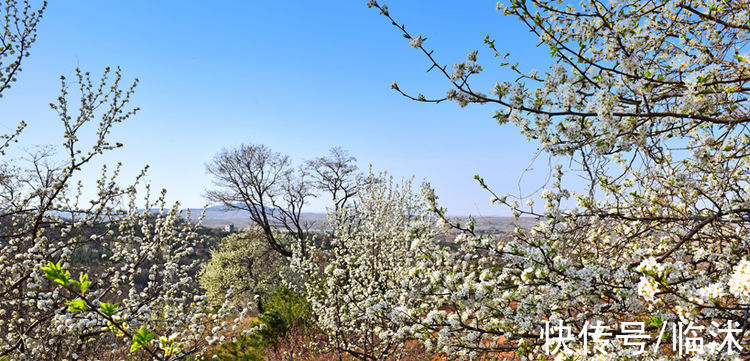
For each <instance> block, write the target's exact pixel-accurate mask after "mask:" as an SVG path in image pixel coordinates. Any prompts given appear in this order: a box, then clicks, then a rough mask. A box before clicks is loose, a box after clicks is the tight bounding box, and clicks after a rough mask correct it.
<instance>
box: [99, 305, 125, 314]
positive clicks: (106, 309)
mask: <svg viewBox="0 0 750 361" xmlns="http://www.w3.org/2000/svg"><path fill="white" fill-rule="evenodd" d="M99 307H100V309H101V311H102V313H103V314H105V315H107V316H109V317H112V315H114V314H115V312H116V311H117V307H120V303H119V302H117V303H109V302H102V303H101V304H100V305H99Z"/></svg>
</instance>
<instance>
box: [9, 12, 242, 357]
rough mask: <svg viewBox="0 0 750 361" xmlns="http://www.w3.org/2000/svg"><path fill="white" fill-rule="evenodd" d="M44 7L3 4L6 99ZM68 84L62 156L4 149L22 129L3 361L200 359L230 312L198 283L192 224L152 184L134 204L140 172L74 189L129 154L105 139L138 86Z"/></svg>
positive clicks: (111, 77)
mask: <svg viewBox="0 0 750 361" xmlns="http://www.w3.org/2000/svg"><path fill="white" fill-rule="evenodd" d="M45 7H46V3H43V4H42V5H41V6H40V8H38V9H34V7H33V6H32V5H30V4H29V3H28V2H25V1H24V2H21V3H19V2H18V1H15V0H8V1H4V3H3V6H2V10H0V11H1V14H2V19H3V21H4V23H3V30H2V31H3V33H2V35H0V39H1V40H2V42H3V47H2V49H0V54H2V57H0V92H3V91H5V90H7V89H8V88H9V87H10V84H11V83H12V82H13V81H15V80H16V77H17V76H18V73H19V71H20V69H21V66H20V65H21V61H22V60H23V58H24V57H25V56H27V55H28V53H29V48H30V46H31V45H32V43H33V42H34V40H35V38H36V26H37V24H38V22H39V21H40V19H41V17H42V14H43V11H44V9H45ZM61 80H62V84H61V85H62V86H61V89H62V90H61V94H60V96H59V97H58V98H57V99H56V101H55V102H54V103H51V104H50V107H51V108H52V110H53V111H54V112H55V113H56V115H57V116H58V117H59V119H60V125H61V130H62V134H63V137H62V138H63V142H62V148H61V149H62V151H61V152H55V151H54V149H53V150H49V149H43V150H42V151H39V152H34V153H32V154H31V155H30V156H29V157H27V161H25V162H24V161H14V160H13V159H12V158H11V157H10V156H9V155H6V151H8V152H10V151H11V150H12V149H13V143H14V142H17V141H19V139H21V138H22V134H21V132H22V130H23V128H24V127H25V126H26V123H23V122H21V123H20V125H19V126H18V128H17V130H16V131H15V132H13V133H11V134H8V135H4V136H2V140H3V143H2V144H0V153H2V155H3V158H2V160H0V164H1V165H0V329H2V332H0V359H1V360H79V359H99V358H102V357H104V355H105V354H106V355H108V357H112V358H113V359H115V358H119V359H126V358H130V357H133V356H137V357H144V358H147V359H155V360H176V359H184V358H186V357H188V356H191V355H194V354H195V353H197V352H200V351H201V350H203V349H205V347H206V345H207V344H208V343H210V342H213V341H216V340H220V338H221V337H222V336H220V335H219V334H218V333H219V331H221V330H223V329H224V328H225V326H228V324H227V322H226V321H225V319H224V318H223V317H224V316H225V315H226V314H227V313H228V312H225V311H228V309H227V308H226V307H225V308H223V309H221V310H219V311H218V312H209V311H210V310H209V309H208V308H207V307H206V306H207V305H206V297H205V296H203V295H202V294H201V292H200V289H199V288H198V287H196V284H195V283H196V282H195V277H194V276H195V273H196V271H197V269H196V266H197V264H196V260H195V257H193V253H194V250H193V245H194V244H195V243H197V242H198V241H199V239H200V236H199V235H198V234H197V233H196V230H197V228H196V226H194V225H191V224H189V223H187V222H186V221H184V217H182V216H181V214H180V212H179V211H178V208H177V205H175V206H174V207H172V208H167V207H166V204H165V201H164V192H162V194H161V195H160V196H158V197H156V199H154V197H153V196H149V187H148V186H145V188H146V193H147V194H146V195H145V196H144V197H142V198H141V197H138V196H137V194H136V188H137V187H139V183H140V180H141V178H142V177H143V174H144V173H141V174H140V175H138V176H137V178H136V181H135V182H134V184H133V185H130V186H121V185H119V180H118V175H119V172H120V165H119V164H118V165H117V166H116V167H115V168H114V170H111V171H110V170H108V168H107V167H106V166H105V167H104V168H103V169H102V175H101V177H100V178H99V179H98V180H96V182H95V183H94V184H89V185H88V186H89V187H92V186H93V188H92V190H93V194H94V196H93V197H84V195H83V194H84V192H83V189H84V187H85V185H84V183H83V182H82V180H78V181H77V182H76V180H77V179H80V173H81V170H82V169H83V168H85V167H86V166H87V165H88V164H90V163H91V162H92V160H94V159H96V158H98V157H99V156H101V155H102V154H103V153H105V152H108V151H110V150H113V149H116V148H119V147H121V146H122V144H120V143H110V141H109V140H108V136H109V133H110V132H111V131H112V129H113V128H114V127H116V126H117V125H118V123H121V122H123V121H125V120H126V119H128V118H129V117H131V116H132V115H134V114H135V113H136V112H137V111H138V108H133V107H132V106H131V105H130V101H131V96H132V94H133V92H134V89H135V86H136V84H137V80H135V81H134V82H133V83H132V84H131V85H130V86H123V84H122V82H123V78H122V76H121V72H120V70H119V68H118V69H116V70H111V69H110V68H107V69H106V70H105V71H104V74H103V75H102V77H101V78H100V79H99V80H96V79H92V77H91V76H90V74H89V73H87V72H82V71H80V70H76V71H75V76H74V79H73V80H72V81H71V80H69V79H67V78H65V77H62V79H61ZM71 89H74V91H75V92H76V93H77V94H76V96H75V97H73V96H71V94H69V92H70V91H71ZM144 172H145V170H144ZM87 198H90V199H87ZM139 199H143V201H139ZM144 208H145V211H144ZM133 353H135V355H130V354H133Z"/></svg>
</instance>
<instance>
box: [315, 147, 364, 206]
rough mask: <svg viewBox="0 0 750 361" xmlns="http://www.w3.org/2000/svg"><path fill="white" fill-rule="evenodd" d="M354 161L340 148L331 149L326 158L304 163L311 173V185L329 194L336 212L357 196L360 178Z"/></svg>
mask: <svg viewBox="0 0 750 361" xmlns="http://www.w3.org/2000/svg"><path fill="white" fill-rule="evenodd" d="M356 161H357V158H354V157H352V156H350V155H349V153H348V152H347V151H345V150H343V149H342V148H341V147H333V148H331V150H330V151H329V155H328V156H326V157H318V158H315V159H312V160H309V161H307V162H306V163H305V164H306V166H307V168H308V169H309V170H310V172H311V173H312V176H313V182H314V183H313V185H314V186H315V187H316V188H317V189H319V190H322V191H326V192H328V193H330V194H331V197H332V199H333V203H334V206H335V207H336V209H337V210H338V209H341V208H343V207H344V206H346V203H347V201H348V200H349V199H350V198H351V197H353V196H354V195H356V194H357V186H358V185H359V182H360V178H361V177H360V175H359V173H358V171H357V165H356V163H355V162H356Z"/></svg>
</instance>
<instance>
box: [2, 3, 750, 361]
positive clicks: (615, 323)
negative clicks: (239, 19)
mask: <svg viewBox="0 0 750 361" xmlns="http://www.w3.org/2000/svg"><path fill="white" fill-rule="evenodd" d="M367 5H368V6H369V7H371V8H375V9H377V10H378V11H379V14H380V15H381V16H384V17H385V18H386V19H387V21H389V22H390V23H392V24H393V25H394V29H395V30H396V31H397V32H399V33H400V34H401V35H403V36H404V37H405V38H407V39H408V45H409V46H411V47H412V48H414V49H415V51H418V52H420V53H422V54H423V55H424V57H425V60H426V62H427V66H428V68H429V69H430V71H431V72H432V73H434V74H436V75H437V76H439V77H442V78H444V79H445V81H446V84H447V87H448V91H447V93H446V95H445V96H438V97H434V98H431V97H429V96H426V95H423V94H421V93H416V94H414V93H411V92H409V91H407V90H404V89H403V88H402V87H400V86H399V85H398V84H396V83H393V85H392V88H393V89H394V90H396V91H397V92H398V93H400V94H401V95H403V96H406V97H408V98H410V99H413V100H415V101H419V102H443V101H455V102H457V103H458V104H459V105H460V106H462V107H463V106H468V105H471V104H474V103H481V104H490V105H494V106H496V107H497V112H496V115H495V119H496V120H497V121H498V122H499V123H500V124H506V123H508V125H506V126H511V125H512V126H516V127H518V128H519V129H520V132H521V133H522V134H523V135H525V136H526V137H527V139H528V140H529V141H530V142H535V143H537V144H538V145H539V147H540V148H541V149H542V150H543V151H544V152H546V153H547V154H549V155H550V156H551V157H552V159H553V160H554V161H555V162H554V163H555V164H556V165H554V166H553V167H552V168H551V169H550V172H551V175H552V177H551V182H550V183H549V184H547V187H546V189H544V190H543V191H542V192H541V195H540V198H541V202H540V203H543V205H544V207H543V209H539V207H534V204H535V203H534V200H533V199H515V198H513V197H512V196H506V195H503V194H502V193H500V192H497V191H495V190H492V189H490V188H489V187H488V186H487V185H486V183H485V181H484V179H482V178H481V177H479V176H477V177H476V179H477V180H478V182H479V186H480V187H483V188H484V189H486V191H487V192H488V194H489V195H490V201H491V202H492V203H493V204H497V206H498V207H506V208H507V209H509V210H510V211H511V212H513V214H514V215H515V216H516V217H521V216H531V217H535V218H537V219H538V220H539V222H538V223H537V224H536V225H535V226H533V227H531V228H520V227H519V228H516V229H515V230H514V231H513V232H511V233H509V234H504V235H502V236H498V235H490V234H484V233H481V232H479V231H477V230H475V227H474V223H473V221H472V220H471V219H469V221H468V222H465V223H459V222H458V221H456V220H452V219H450V218H448V217H447V216H446V212H447V211H446V209H444V208H442V207H441V206H440V205H439V204H438V202H437V199H438V197H437V196H436V195H435V192H434V191H433V190H432V189H431V188H430V185H429V184H428V183H425V184H423V185H422V187H421V189H420V191H419V194H416V193H415V192H414V191H413V187H412V184H411V182H408V181H404V182H398V181H394V180H393V179H391V178H390V177H389V176H388V175H387V174H378V173H374V172H373V171H370V174H369V175H367V176H361V175H359V174H358V172H357V169H356V167H355V166H354V165H353V164H354V163H353V161H354V159H353V158H352V157H350V156H348V154H346V152H344V151H342V150H340V149H338V148H334V149H333V150H332V152H331V154H330V155H329V156H326V157H321V158H317V159H313V160H311V161H308V162H307V163H305V165H304V166H303V167H300V168H294V167H292V163H291V161H290V160H289V158H288V157H286V156H284V155H282V154H280V153H275V152H273V151H271V150H269V149H268V148H266V147H264V146H260V145H243V146H241V147H239V148H237V149H230V150H224V151H222V152H220V153H219V154H217V156H216V157H215V158H214V160H213V161H212V162H211V163H210V164H209V165H208V166H207V168H208V170H209V173H210V174H211V175H212V176H213V177H214V181H215V182H214V186H215V187H214V189H212V190H209V191H208V193H207V198H209V199H211V200H212V201H214V202H218V203H221V204H223V205H224V206H225V207H227V208H238V209H242V210H244V211H247V212H249V213H250V214H251V216H250V218H251V222H252V223H254V224H255V225H256V226H257V229H256V230H254V231H252V232H247V233H243V234H241V235H240V234H235V235H232V236H230V237H227V238H225V239H223V240H222V241H221V242H219V243H218V247H215V248H214V252H213V253H212V255H211V260H210V261H206V260H205V259H202V258H200V257H199V256H198V255H197V254H196V252H195V246H196V245H198V244H203V242H204V241H205V240H204V235H205V234H206V233H205V230H204V229H202V228H201V226H200V225H195V224H193V223H191V222H188V221H186V220H187V219H190V217H189V215H185V214H182V212H180V211H179V206H178V205H174V206H173V207H168V206H167V205H166V202H165V200H164V193H163V192H162V194H161V195H160V196H158V197H156V199H154V198H153V197H152V196H151V195H150V192H149V187H148V186H141V185H140V183H141V180H142V177H143V174H144V173H141V175H140V176H138V177H137V178H136V179H135V181H134V182H133V184H132V185H129V186H121V185H120V180H119V176H118V175H119V170H120V166H119V165H117V166H115V167H114V169H109V168H107V167H104V168H103V169H102V174H101V178H100V179H98V180H97V181H96V182H95V183H94V184H93V186H95V187H96V189H97V192H96V194H97V195H98V197H96V199H94V200H90V201H89V200H86V201H83V196H82V194H83V193H82V188H83V187H84V184H82V183H81V182H80V181H79V182H76V179H78V178H77V176H78V175H79V174H80V172H81V170H82V169H83V168H84V167H86V166H87V165H88V164H90V163H92V161H93V160H95V159H97V158H99V157H101V155H102V154H104V153H106V152H109V151H111V150H113V149H115V148H119V147H120V146H121V144H120V143H113V142H111V141H110V140H109V136H110V133H111V131H112V129H113V128H114V127H117V126H119V125H120V123H122V122H123V121H125V120H127V119H128V118H130V117H131V116H133V115H135V113H136V112H137V111H138V108H136V107H133V106H131V104H130V99H131V96H132V94H133V92H134V90H135V87H136V85H137V80H135V81H133V82H132V83H130V85H128V84H124V82H126V81H125V80H124V79H123V77H122V76H121V72H120V70H119V68H118V69H114V70H113V69H109V68H107V69H105V71H104V72H103V75H102V76H101V77H99V78H98V79H97V77H93V78H92V76H91V75H90V74H89V73H87V72H84V71H80V70H76V71H75V75H74V77H73V79H72V80H71V79H68V78H66V77H63V78H62V79H61V82H62V87H61V93H60V96H59V97H58V98H57V99H56V100H55V101H54V102H53V103H51V104H50V107H51V109H52V111H54V112H55V113H56V114H57V115H58V117H59V119H60V123H61V125H62V129H63V134H62V149H63V150H64V154H62V156H63V158H64V159H65V161H64V162H63V163H60V162H57V161H55V160H56V159H59V157H60V154H53V153H52V152H51V151H48V150H41V151H39V152H36V153H33V154H32V155H31V156H30V157H27V163H26V164H24V163H19V162H17V161H16V162H14V161H12V160H11V158H10V157H8V156H6V151H9V150H11V149H12V148H13V147H15V146H16V145H15V144H14V143H16V142H19V141H23V139H24V138H23V135H24V134H23V129H24V128H25V126H26V124H25V123H23V122H20V123H19V125H18V127H17V129H16V130H15V131H14V132H11V133H10V134H6V135H3V136H2V144H0V154H2V156H3V160H2V162H1V164H2V165H1V166H0V230H1V231H0V330H2V331H0V360H3V361H6V360H8V361H9V360H79V359H80V360H91V359H113V360H114V359H152V360H179V359H183V360H200V359H211V358H214V359H222V360H259V359H263V358H266V359H279V360H280V359H283V360H293V359H306V360H312V359H320V360H330V359H338V360H343V359H358V360H403V359H424V357H437V358H438V359H464V360H490V359H528V360H546V359H551V358H555V359H566V360H587V359H602V360H605V359H606V360H618V359H622V360H633V359H639V360H640V359H642V360H648V359H654V360H670V359H674V360H681V359H700V360H710V359H743V358H747V357H748V356H750V342H748V341H747V332H748V329H750V151H749V149H750V130H748V129H747V125H748V124H749V123H750V114H749V112H748V101H749V99H748V94H749V93H750V87H749V85H748V84H749V83H750V53H748V52H749V51H750V44H749V43H748V41H749V40H750V39H749V37H748V35H750V25H748V19H750V2H748V1H744V0H742V1H716V2H705V3H704V2H699V1H689V0H686V1H666V2H650V1H620V0H613V1H610V2H608V3H602V2H599V1H586V0H583V1H581V2H580V3H576V4H570V5H568V4H564V3H562V2H560V1H541V0H535V1H534V0H531V1H509V2H505V1H501V2H500V3H499V4H498V10H499V11H500V12H502V13H503V14H504V15H506V16H510V17H515V18H518V19H519V20H520V26H521V27H525V28H527V29H528V30H530V31H531V32H532V33H533V34H535V35H537V36H538V37H539V40H540V41H541V43H540V44H541V46H545V47H548V48H549V50H550V55H551V58H552V59H553V60H554V63H555V65H553V66H552V67H550V68H549V69H548V70H547V71H545V72H541V73H526V72H524V71H523V70H522V68H523V66H522V65H519V64H516V63H514V62H513V59H512V57H511V55H510V54H508V53H506V52H505V50H504V49H503V48H502V45H501V44H500V42H497V43H496V41H495V40H494V39H493V38H491V37H489V36H488V37H487V38H486V39H485V43H486V46H487V49H488V50H489V52H490V53H491V54H493V55H494V59H490V60H488V61H487V63H485V64H484V67H487V66H490V65H493V66H498V67H500V68H501V69H505V70H507V72H508V74H509V76H510V77H512V78H515V79H517V80H516V81H514V82H507V81H504V82H498V83H497V85H496V86H495V87H494V88H493V89H489V90H487V91H484V92H483V91H480V90H479V89H477V88H475V87H474V86H473V85H472V84H473V80H474V79H475V75H477V74H479V73H481V72H482V70H483V66H482V65H480V64H479V52H477V51H473V52H470V53H469V54H468V56H467V60H466V61H462V62H459V63H456V64H454V65H453V66H452V68H450V67H449V66H447V65H444V64H443V63H441V61H440V60H439V59H438V58H437V57H436V55H435V53H434V52H433V50H432V49H430V47H429V41H428V40H427V38H426V37H424V36H422V35H417V34H413V33H411V32H409V31H407V30H406V27H405V26H404V25H403V24H401V23H399V22H398V21H397V20H396V17H395V16H394V15H392V14H391V12H390V10H389V8H388V6H386V5H385V4H379V3H377V2H376V1H373V0H371V1H369V2H368V3H367ZM45 9H46V3H41V4H40V5H38V6H34V5H32V4H29V3H28V2H26V1H21V2H19V1H16V0H5V1H4V7H3V9H2V14H3V20H2V21H3V32H2V34H1V35H0V40H2V42H3V47H2V49H0V54H2V56H1V57H0V94H2V93H3V92H5V91H8V89H9V88H10V86H11V85H12V84H13V82H14V81H15V80H16V77H17V75H18V74H19V72H20V71H21V63H22V61H23V59H24V58H25V57H26V56H28V55H29V51H30V48H31V46H32V45H33V43H34V41H35V39H36V35H37V33H36V28H37V25H38V23H39V22H40V21H41V20H42V15H43V14H44V11H45ZM405 45H406V44H405ZM495 61H497V63H495ZM71 93H74V94H71ZM24 143H26V141H24ZM144 172H145V170H144ZM573 178H576V179H584V180H585V187H580V181H577V182H571V179H573ZM139 188H143V189H145V190H144V191H145V195H142V196H138V194H137V193H138V192H137V189H139ZM318 192H325V193H329V194H330V195H331V198H332V200H333V203H334V204H335V206H334V207H333V208H332V209H331V210H330V212H329V213H330V214H329V215H328V227H327V229H325V230H323V231H322V232H312V231H311V230H310V229H309V228H308V227H307V225H306V224H304V222H303V221H302V218H301V214H302V209H303V207H304V206H305V205H306V204H307V202H306V200H307V199H309V198H310V197H312V196H314V195H316V194H318ZM519 203H523V204H524V205H520V204H519ZM144 209H146V210H157V211H153V212H148V211H143V210H144ZM448 235H450V236H451V237H453V236H455V240H454V241H451V242H446V239H452V238H451V237H446V236H448ZM252 304H255V305H257V306H258V307H257V308H260V310H258V309H257V308H256V309H255V310H252V309H251V308H252V307H250V306H249V305H252ZM248 315H256V316H257V319H255V318H252V319H251V318H248V317H247V316H248ZM248 320H250V321H248ZM252 320H254V321H252ZM424 354H429V356H424ZM420 357H421V358H420Z"/></svg>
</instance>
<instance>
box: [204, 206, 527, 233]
mask: <svg viewBox="0 0 750 361" xmlns="http://www.w3.org/2000/svg"><path fill="white" fill-rule="evenodd" d="M201 212H203V209H201V208H191V209H190V213H191V219H192V220H193V221H197V220H198V217H200V215H201ZM451 218H458V219H459V220H461V221H462V223H463V222H465V221H466V219H467V217H451ZM249 219H250V212H248V211H241V210H236V209H229V210H228V209H225V208H224V207H223V206H212V207H208V208H206V215H205V218H204V219H203V225H204V226H206V227H210V228H223V227H224V226H227V225H230V224H234V226H235V229H238V230H243V229H245V228H247V227H248V226H250V220H249ZM302 221H303V222H305V223H308V224H312V228H313V229H316V228H317V229H319V228H321V227H323V226H324V225H325V222H326V214H325V213H315V212H304V213H302ZM537 222H538V221H537V220H536V219H534V218H529V217H522V218H520V219H519V220H518V221H516V220H515V218H513V217H492V216H491V217H476V226H475V227H476V229H477V230H478V231H480V232H483V233H498V232H506V231H511V230H513V229H514V228H515V227H516V226H519V227H521V228H531V227H533V226H534V224H536V223H537Z"/></svg>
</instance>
